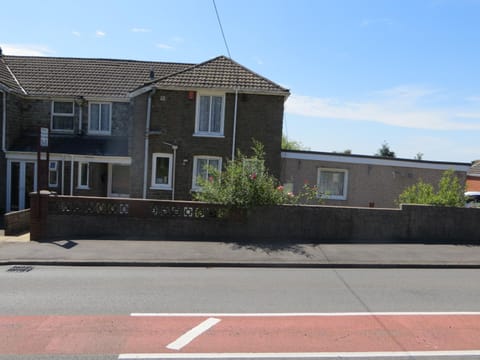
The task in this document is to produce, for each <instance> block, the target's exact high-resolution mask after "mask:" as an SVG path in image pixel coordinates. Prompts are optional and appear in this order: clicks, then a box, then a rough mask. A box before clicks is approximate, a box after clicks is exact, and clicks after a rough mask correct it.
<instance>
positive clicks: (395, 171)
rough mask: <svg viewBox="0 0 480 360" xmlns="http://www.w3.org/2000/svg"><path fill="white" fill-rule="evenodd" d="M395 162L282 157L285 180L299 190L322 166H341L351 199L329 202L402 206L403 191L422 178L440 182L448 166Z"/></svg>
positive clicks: (462, 177)
mask: <svg viewBox="0 0 480 360" xmlns="http://www.w3.org/2000/svg"><path fill="white" fill-rule="evenodd" d="M415 165H416V164H415V163H413V162H412V167H400V166H392V165H386V166H385V165H369V164H361V163H360V164H359V163H353V162H352V163H347V162H335V161H322V160H304V159H290V158H284V159H282V176H281V179H282V182H283V183H293V191H294V192H298V191H300V190H301V188H302V187H303V185H304V183H305V182H307V183H309V184H312V185H315V184H317V175H318V169H319V168H325V169H341V170H347V171H348V183H347V199H346V200H325V204H326V205H335V206H361V207H367V206H369V204H374V206H375V207H384V208H398V204H397V203H396V201H397V199H398V197H399V195H400V194H401V193H402V192H403V191H404V190H405V189H406V188H407V187H409V186H412V185H414V184H416V183H417V182H418V181H419V180H423V181H424V182H426V183H430V184H434V185H435V186H436V185H437V184H438V182H439V180H440V179H441V177H442V176H443V174H444V172H445V170H442V169H428V168H422V167H421V166H422V163H421V162H419V163H418V164H417V165H418V167H415ZM455 175H456V176H457V177H458V178H459V180H460V183H461V184H465V181H466V172H456V173H455Z"/></svg>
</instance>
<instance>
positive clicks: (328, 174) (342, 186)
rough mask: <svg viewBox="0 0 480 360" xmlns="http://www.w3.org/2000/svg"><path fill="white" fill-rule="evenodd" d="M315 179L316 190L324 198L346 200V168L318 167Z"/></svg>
mask: <svg viewBox="0 0 480 360" xmlns="http://www.w3.org/2000/svg"><path fill="white" fill-rule="evenodd" d="M317 181H318V184H317V185H318V191H319V192H320V194H321V196H322V197H323V198H324V199H330V200H347V183H348V171H347V170H344V169H326V168H319V169H318V179H317Z"/></svg>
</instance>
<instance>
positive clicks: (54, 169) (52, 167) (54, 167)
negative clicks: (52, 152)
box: [48, 161, 58, 187]
mask: <svg viewBox="0 0 480 360" xmlns="http://www.w3.org/2000/svg"><path fill="white" fill-rule="evenodd" d="M52 173H55V182H54V183H53V182H50V180H51V176H50V174H52ZM48 186H49V187H58V161H50V163H49V164H48Z"/></svg>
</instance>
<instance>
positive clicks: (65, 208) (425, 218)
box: [31, 192, 480, 244]
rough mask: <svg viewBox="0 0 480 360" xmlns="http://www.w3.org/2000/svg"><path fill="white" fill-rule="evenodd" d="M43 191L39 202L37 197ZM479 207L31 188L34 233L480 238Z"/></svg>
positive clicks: (37, 236)
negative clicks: (241, 203) (242, 206)
mask: <svg viewBox="0 0 480 360" xmlns="http://www.w3.org/2000/svg"><path fill="white" fill-rule="evenodd" d="M39 199H40V202H38V201H39ZM479 223H480V209H466V208H465V209H464V208H444V207H432V206H418V205H403V206H402V207H401V208H400V209H378V208H352V207H329V206H294V205H284V206H271V207H261V208H256V209H253V210H249V211H240V210H238V211H229V210H228V209H227V208H225V207H222V206H220V205H212V204H205V203H199V202H183V201H162V200H142V199H113V198H94V197H69V196H56V195H50V194H49V193H48V192H42V194H41V195H40V196H37V195H32V216H31V239H32V240H39V241H49V240H53V239H59V238H62V239H67V238H76V239H80V238H96V239H101V238H116V239H152V240H209V241H226V242H228V241H246V242H257V241H296V242H312V243H338V242H340V243H393V242H402V243H411V242H421V243H470V244H480V227H479V226H478V224H479Z"/></svg>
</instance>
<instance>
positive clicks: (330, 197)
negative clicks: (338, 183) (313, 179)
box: [317, 167, 348, 200]
mask: <svg viewBox="0 0 480 360" xmlns="http://www.w3.org/2000/svg"><path fill="white" fill-rule="evenodd" d="M322 172H329V173H332V172H335V173H343V174H344V176H343V194H341V195H329V194H321V193H319V196H320V197H322V198H324V199H328V200H347V195H348V170H347V169H334V168H323V167H319V168H318V169H317V187H318V191H319V192H320V191H321V188H320V176H321V173H322Z"/></svg>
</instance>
